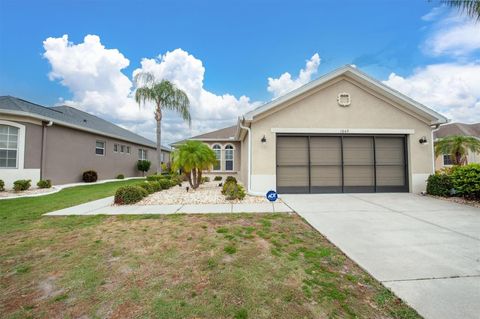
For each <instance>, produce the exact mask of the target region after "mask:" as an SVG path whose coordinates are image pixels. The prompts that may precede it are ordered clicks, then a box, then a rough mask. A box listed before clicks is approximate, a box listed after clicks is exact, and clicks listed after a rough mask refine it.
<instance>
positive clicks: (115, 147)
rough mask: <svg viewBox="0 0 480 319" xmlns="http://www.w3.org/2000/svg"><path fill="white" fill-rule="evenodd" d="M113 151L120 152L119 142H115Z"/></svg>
mask: <svg viewBox="0 0 480 319" xmlns="http://www.w3.org/2000/svg"><path fill="white" fill-rule="evenodd" d="M113 151H114V152H115V153H117V152H118V144H113Z"/></svg>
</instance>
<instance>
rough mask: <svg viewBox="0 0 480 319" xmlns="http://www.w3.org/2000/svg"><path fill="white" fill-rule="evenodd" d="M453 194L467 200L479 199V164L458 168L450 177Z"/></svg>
mask: <svg viewBox="0 0 480 319" xmlns="http://www.w3.org/2000/svg"><path fill="white" fill-rule="evenodd" d="M451 180H452V184H453V188H454V189H455V192H456V194H457V195H459V196H463V197H466V198H469V199H477V200H478V199H480V164H476V163H475V164H468V165H465V166H458V167H457V168H456V169H455V170H454V171H453V173H452V175H451Z"/></svg>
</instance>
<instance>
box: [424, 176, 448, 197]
mask: <svg viewBox="0 0 480 319" xmlns="http://www.w3.org/2000/svg"><path fill="white" fill-rule="evenodd" d="M452 188H453V184H452V178H451V177H450V175H447V174H433V175H430V176H429V177H428V179H427V194H430V195H435V196H450V192H451V190H452Z"/></svg>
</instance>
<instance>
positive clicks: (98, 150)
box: [95, 141, 105, 156]
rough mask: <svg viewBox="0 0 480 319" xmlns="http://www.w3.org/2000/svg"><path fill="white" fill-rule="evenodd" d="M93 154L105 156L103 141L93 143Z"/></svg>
mask: <svg viewBox="0 0 480 319" xmlns="http://www.w3.org/2000/svg"><path fill="white" fill-rule="evenodd" d="M95 154H97V155H101V156H104V155H105V141H97V142H96V143H95Z"/></svg>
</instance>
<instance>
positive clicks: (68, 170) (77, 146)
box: [43, 124, 156, 184]
mask: <svg viewBox="0 0 480 319" xmlns="http://www.w3.org/2000/svg"><path fill="white" fill-rule="evenodd" d="M46 135H47V139H46V154H45V164H46V165H45V171H44V172H43V176H44V178H45V179H51V180H52V182H53V184H65V183H72V182H80V181H81V180H82V173H83V172H84V171H87V170H95V171H96V172H97V173H98V179H111V178H115V177H116V176H117V175H118V174H124V175H125V176H126V177H132V176H141V173H140V172H139V171H138V170H137V168H136V163H137V161H138V159H139V158H138V149H139V148H145V149H148V155H147V156H148V160H150V161H151V162H152V167H151V168H150V172H154V171H156V166H155V162H156V155H155V149H153V148H148V147H144V146H139V145H136V144H133V143H130V142H125V141H121V140H117V139H113V138H108V137H104V136H99V135H95V134H92V133H88V132H83V131H78V130H74V129H71V128H68V127H63V126H59V125H55V124H54V125H53V126H51V127H48V128H47V134H46ZM97 140H102V141H105V142H106V150H105V156H99V155H96V154H95V143H96V141H97ZM115 143H118V144H123V145H127V146H130V148H131V154H125V153H123V154H122V153H115V152H114V151H113V145H114V144H115Z"/></svg>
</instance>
